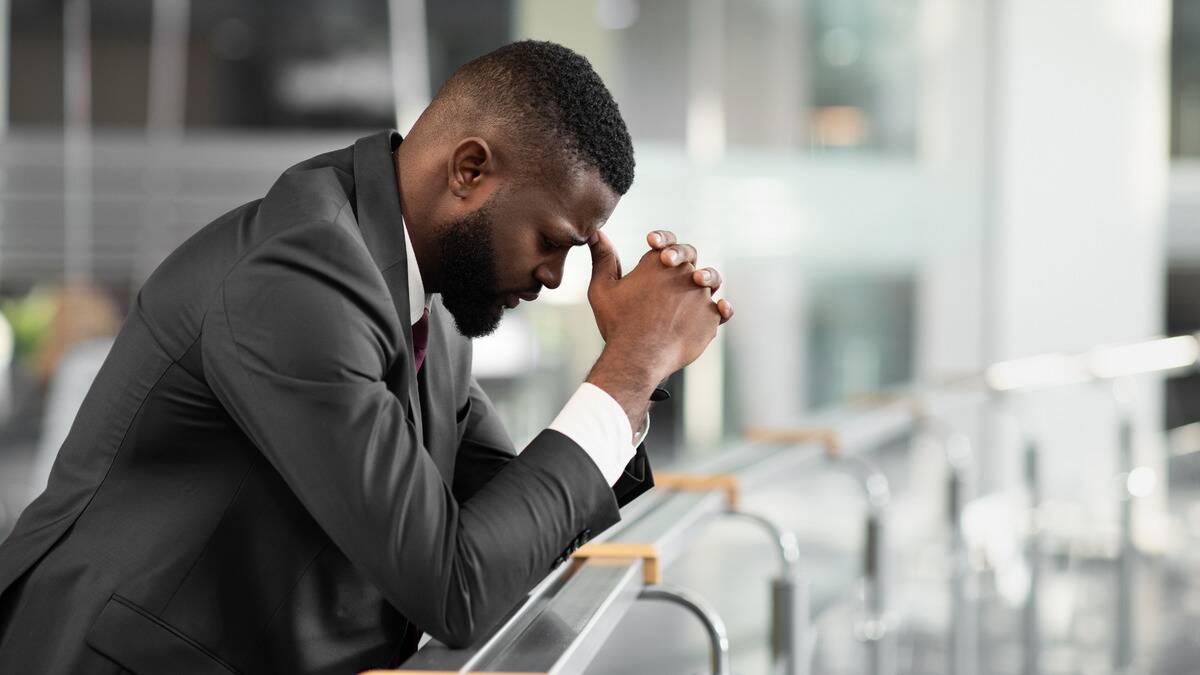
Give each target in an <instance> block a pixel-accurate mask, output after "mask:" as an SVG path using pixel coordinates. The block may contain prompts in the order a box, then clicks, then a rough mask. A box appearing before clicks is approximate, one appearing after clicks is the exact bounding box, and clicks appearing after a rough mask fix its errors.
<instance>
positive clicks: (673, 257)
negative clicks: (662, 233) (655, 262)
mask: <svg viewBox="0 0 1200 675" xmlns="http://www.w3.org/2000/svg"><path fill="white" fill-rule="evenodd" d="M659 259H660V260H662V264H664V265H666V266H667V267H678V266H679V265H682V264H684V263H692V264H695V262H696V247H694V246H692V245H691V244H675V245H672V246H668V247H667V248H664V249H663V250H662V252H661V253H659Z"/></svg>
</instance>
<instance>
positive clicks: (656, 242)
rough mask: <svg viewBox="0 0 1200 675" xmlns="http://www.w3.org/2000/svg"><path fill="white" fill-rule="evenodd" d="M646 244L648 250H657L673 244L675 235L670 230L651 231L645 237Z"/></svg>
mask: <svg viewBox="0 0 1200 675" xmlns="http://www.w3.org/2000/svg"><path fill="white" fill-rule="evenodd" d="M646 243H647V244H650V248H652V249H654V250H656V251H657V250H659V249H661V248H664V247H667V246H670V245H671V244H674V243H675V233H674V232H671V231H670V230H652V231H651V232H650V233H649V234H647V235H646Z"/></svg>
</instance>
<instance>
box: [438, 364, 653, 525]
mask: <svg viewBox="0 0 1200 675" xmlns="http://www.w3.org/2000/svg"><path fill="white" fill-rule="evenodd" d="M467 405H468V406H469V410H468V411H467V429H466V434H465V435H464V437H463V441H462V444H461V445H460V446H459V451H458V457H457V459H456V461H455V465H454V495H455V497H456V498H458V499H459V501H466V500H467V499H468V498H469V497H470V496H471V495H473V494H475V492H476V491H477V490H478V489H479V488H480V487H481V486H483V485H484V484H485V483H487V482H488V481H489V480H491V478H492V476H495V475H496V473H498V472H499V471H500V469H501V468H503V466H504V465H505V464H506V463H508V461H509V460H511V459H512V458H513V457H515V456H516V452H515V450H513V447H512V441H510V440H509V436H508V432H507V431H505V429H504V425H503V424H502V423H501V422H500V416H499V415H498V414H496V410H495V408H494V407H493V406H492V402H491V401H490V400H489V399H488V396H487V394H486V393H485V392H484V391H483V389H482V388H481V387H480V386H479V383H478V382H476V381H475V379H474V378H472V379H471V394H470V398H469V400H468V402H467ZM653 486H654V476H653V474H652V473H651V471H650V460H649V459H648V458H647V456H646V446H645V444H642V445H639V446H638V448H637V451H636V453H635V454H634V456H633V459H631V460H629V463H628V464H626V465H625V469H624V472H623V473H622V474H621V476H620V477H618V479H617V482H616V483H615V484H613V487H612V490H613V496H614V497H615V498H616V500H617V504H618V505H620V506H625V505H626V504H628V503H629V502H631V501H633V500H634V499H635V498H637V497H638V496H640V495H641V494H642V493H644V492H646V491H647V490H649V489H650V488H651V487H653Z"/></svg>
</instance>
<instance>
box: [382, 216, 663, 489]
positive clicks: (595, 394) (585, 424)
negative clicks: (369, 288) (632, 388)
mask: <svg viewBox="0 0 1200 675" xmlns="http://www.w3.org/2000/svg"><path fill="white" fill-rule="evenodd" d="M404 248H405V250H407V251H408V309H409V317H408V318H409V323H410V324H415V323H416V322H418V321H420V320H421V317H422V316H423V315H424V313H425V310H426V309H428V308H429V301H430V299H431V298H432V297H433V296H432V295H431V294H429V293H426V292H425V283H424V282H423V281H422V280H421V268H420V267H418V265H417V256H416V254H415V253H413V247H412V241H411V240H410V239H409V236H408V225H404ZM549 428H550V429H553V430H555V431H557V432H559V433H560V434H562V435H564V436H566V437H567V438H569V439H571V440H572V441H575V443H576V444H577V445H578V446H579V447H581V448H583V451H584V452H585V453H587V455H588V457H591V458H592V461H593V462H595V463H596V467H597V468H599V469H600V473H601V474H602V475H603V476H604V480H606V481H608V484H609V485H613V484H614V483H616V482H617V479H618V478H620V477H621V474H622V472H624V470H625V465H626V464H628V463H629V460H631V459H633V455H634V453H635V452H636V451H637V446H638V445H639V444H640V443H641V440H642V439H643V438H645V436H646V432H647V431H648V430H649V428H650V419H649V415H647V416H646V421H645V423H643V425H642V429H641V431H640V432H639V435H638V439H637V442H636V443H635V442H632V439H633V429H632V428H631V427H630V424H629V416H628V415H626V414H625V409H624V408H622V407H621V404H619V403H617V402H616V400H615V399H613V397H612V396H609V394H608V392H606V391H604V390H603V389H601V388H600V387H597V386H596V385H594V384H591V383H589V382H584V383H583V384H582V385H580V386H579V389H577V390H575V393H574V394H573V395H572V396H571V398H570V399H568V400H567V404H566V405H564V406H563V408H562V410H561V411H560V412H559V413H558V417H555V418H554V421H553V422H551V423H550V426H549Z"/></svg>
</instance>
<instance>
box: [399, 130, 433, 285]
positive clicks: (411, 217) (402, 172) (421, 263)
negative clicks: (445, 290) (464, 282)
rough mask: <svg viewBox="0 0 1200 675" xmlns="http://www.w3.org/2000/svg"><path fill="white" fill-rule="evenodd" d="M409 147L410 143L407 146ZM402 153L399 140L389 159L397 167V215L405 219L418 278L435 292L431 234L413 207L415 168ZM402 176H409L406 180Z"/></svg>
mask: <svg viewBox="0 0 1200 675" xmlns="http://www.w3.org/2000/svg"><path fill="white" fill-rule="evenodd" d="M409 147H410V148H411V145H410V146H409ZM407 155H408V153H406V152H405V144H404V143H403V142H401V143H400V145H399V146H397V147H396V149H395V150H394V151H392V161H393V164H394V166H395V169H396V189H397V191H398V192H399V193H400V215H401V216H402V217H403V218H404V228H405V232H406V234H407V240H408V242H407V243H408V246H409V247H410V248H411V250H412V252H413V255H414V257H415V258H416V261H417V265H418V267H419V268H420V270H419V271H420V274H421V279H422V280H423V282H424V286H425V292H426V293H436V292H437V289H436V288H435V287H434V285H435V284H436V274H435V272H436V270H435V269H433V268H434V265H433V264H431V262H432V261H433V260H434V252H433V251H432V250H430V246H431V243H432V242H431V241H429V240H430V239H431V237H429V234H430V233H429V232H427V228H426V227H425V222H426V221H425V219H424V217H423V214H422V213H421V212H420V209H418V208H416V204H417V200H416V199H415V194H416V193H417V191H418V185H417V184H416V183H417V180H416V177H417V176H418V175H419V172H418V168H417V167H416V166H414V163H413V161H411V158H410V157H408V156H407ZM404 176H408V177H409V180H408V181H407V182H406V181H405V180H404Z"/></svg>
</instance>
